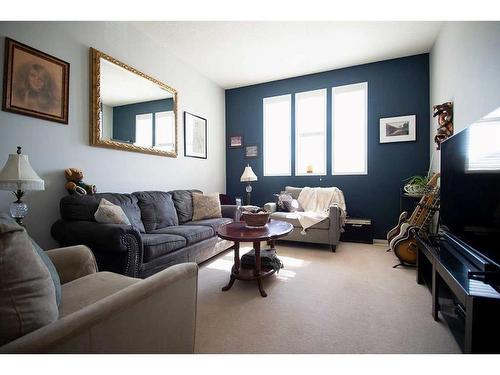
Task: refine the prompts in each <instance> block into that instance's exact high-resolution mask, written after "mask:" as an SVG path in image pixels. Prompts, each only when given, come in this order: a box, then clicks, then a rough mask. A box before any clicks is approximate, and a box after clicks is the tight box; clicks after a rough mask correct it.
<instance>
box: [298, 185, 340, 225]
mask: <svg viewBox="0 0 500 375" xmlns="http://www.w3.org/2000/svg"><path fill="white" fill-rule="evenodd" d="M297 200H298V202H299V204H300V206H301V207H302V209H303V210H304V211H303V212H296V214H297V219H298V220H299V222H300V225H301V226H302V234H304V235H305V234H306V230H307V229H308V228H310V227H312V226H313V225H315V224H318V223H319V222H320V221H323V220H325V219H326V218H327V217H328V214H329V210H330V206H331V205H337V206H338V207H339V208H340V209H341V214H340V216H341V217H340V223H341V225H342V224H343V222H344V219H345V216H346V205H345V200H344V193H342V190H340V189H338V188H336V187H331V188H320V187H317V188H310V187H305V188H303V189H302V190H301V192H300V194H299V198H298V199H297Z"/></svg>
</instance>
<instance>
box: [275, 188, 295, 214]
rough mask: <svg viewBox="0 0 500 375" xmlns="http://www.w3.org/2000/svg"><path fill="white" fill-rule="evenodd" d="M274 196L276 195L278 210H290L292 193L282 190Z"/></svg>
mask: <svg viewBox="0 0 500 375" xmlns="http://www.w3.org/2000/svg"><path fill="white" fill-rule="evenodd" d="M274 196H275V197H276V205H277V207H278V211H282V212H283V211H285V212H290V211H289V209H288V207H289V205H290V204H291V202H292V200H293V198H292V195H291V194H290V193H284V192H281V193H279V194H274Z"/></svg>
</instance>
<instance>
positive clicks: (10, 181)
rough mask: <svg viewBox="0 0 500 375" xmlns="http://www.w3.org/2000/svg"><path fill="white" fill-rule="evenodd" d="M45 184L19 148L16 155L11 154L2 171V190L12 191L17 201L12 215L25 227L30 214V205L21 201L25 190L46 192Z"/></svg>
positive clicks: (12, 207) (10, 208)
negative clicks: (27, 216)
mask: <svg viewBox="0 0 500 375" xmlns="http://www.w3.org/2000/svg"><path fill="white" fill-rule="evenodd" d="M44 189H45V186H44V182H43V180H42V179H41V178H40V176H38V175H37V174H36V172H35V171H34V170H33V168H31V165H30V162H29V160H28V156H27V155H22V154H21V147H20V146H18V147H17V153H16V154H10V155H9V158H8V159H7V163H5V165H4V167H3V169H2V170H1V171H0V190H12V193H13V194H14V195H15V197H16V198H17V200H16V201H15V202H13V203H11V205H10V207H9V210H10V215H11V216H12V217H13V218H14V219H15V220H16V221H17V223H18V224H20V225H23V218H24V217H25V216H26V214H27V212H28V205H27V204H26V203H25V202H23V201H22V200H21V198H22V197H23V196H24V192H25V190H44Z"/></svg>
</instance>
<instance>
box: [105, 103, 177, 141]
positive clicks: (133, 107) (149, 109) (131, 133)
mask: <svg viewBox="0 0 500 375" xmlns="http://www.w3.org/2000/svg"><path fill="white" fill-rule="evenodd" d="M173 108H174V101H173V99H172V98H169V99H160V100H152V101H150V102H142V103H135V104H127V105H120V106H116V107H113V138H114V139H120V140H122V141H132V142H134V141H135V116H136V115H141V114H145V113H156V112H164V111H172V110H173ZM153 121H154V117H153ZM153 136H154V135H153Z"/></svg>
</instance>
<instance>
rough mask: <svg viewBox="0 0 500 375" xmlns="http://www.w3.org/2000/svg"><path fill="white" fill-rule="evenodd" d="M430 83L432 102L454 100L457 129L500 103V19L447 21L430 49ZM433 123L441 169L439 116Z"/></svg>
mask: <svg viewBox="0 0 500 375" xmlns="http://www.w3.org/2000/svg"><path fill="white" fill-rule="evenodd" d="M430 85H431V95H430V97H431V103H430V104H431V106H432V105H435V104H440V103H443V102H446V101H452V102H454V121H453V123H454V126H455V133H457V132H458V131H460V130H462V129H464V128H465V127H467V126H468V125H470V124H471V123H473V122H474V121H475V120H478V119H480V118H481V117H483V116H484V115H486V114H488V113H489V112H491V111H493V110H494V109H496V108H498V107H500V22H447V23H445V25H444V26H443V28H442V30H441V32H440V33H439V35H438V37H437V39H436V42H435V44H434V46H433V48H432V50H431V53H430ZM431 116H432V114H431ZM431 123H432V124H433V125H432V130H431V158H432V155H433V157H434V162H433V170H439V156H440V155H439V152H438V151H436V145H435V143H434V136H435V135H436V128H437V121H436V119H432V120H431Z"/></svg>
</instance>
